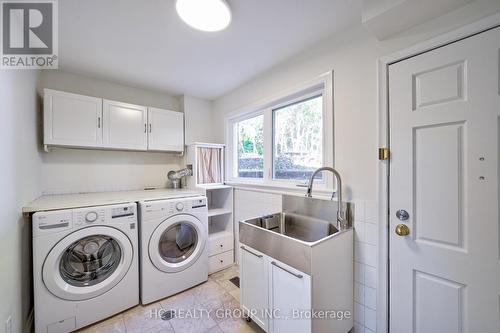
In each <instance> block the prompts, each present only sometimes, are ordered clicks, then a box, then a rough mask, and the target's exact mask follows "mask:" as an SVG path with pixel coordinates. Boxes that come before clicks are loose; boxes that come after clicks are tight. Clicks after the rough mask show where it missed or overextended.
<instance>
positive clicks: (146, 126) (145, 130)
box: [144, 124, 148, 133]
mask: <svg viewBox="0 0 500 333" xmlns="http://www.w3.org/2000/svg"><path fill="white" fill-rule="evenodd" d="M147 132H148V124H144V133H147Z"/></svg>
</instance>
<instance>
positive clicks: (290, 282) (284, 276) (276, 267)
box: [240, 246, 312, 333]
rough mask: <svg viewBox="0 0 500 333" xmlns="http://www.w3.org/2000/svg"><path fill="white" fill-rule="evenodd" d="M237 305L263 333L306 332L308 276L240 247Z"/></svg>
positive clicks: (309, 282) (309, 306)
mask: <svg viewBox="0 0 500 333" xmlns="http://www.w3.org/2000/svg"><path fill="white" fill-rule="evenodd" d="M241 248H242V251H241V263H240V290H241V306H242V309H243V310H244V311H245V313H246V315H248V316H249V317H250V318H251V319H252V320H253V321H254V322H255V323H256V324H257V325H259V326H260V327H261V328H262V329H263V330H265V331H266V332H273V333H291V332H292V333H293V332H300V333H310V332H311V319H310V318H307V317H306V316H303V317H301V316H300V315H301V313H298V312H297V310H309V309H311V294H312V293H311V277H310V276H309V275H307V274H305V273H303V272H300V271H298V270H296V269H294V268H292V267H290V266H288V265H286V264H284V263H282V262H279V261H277V260H275V259H273V258H271V257H269V256H266V255H265V254H263V253H260V252H259V251H257V250H255V249H252V248H249V247H248V246H242V247H241Z"/></svg>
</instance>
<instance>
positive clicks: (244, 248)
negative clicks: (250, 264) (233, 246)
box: [240, 246, 263, 258]
mask: <svg viewBox="0 0 500 333" xmlns="http://www.w3.org/2000/svg"><path fill="white" fill-rule="evenodd" d="M240 248H241V249H242V250H245V251H247V252H248V253H250V254H253V255H254V256H256V257H257V258H262V257H263V255H262V254H257V253H253V252H252V251H250V250H248V249H247V248H246V247H244V246H240Z"/></svg>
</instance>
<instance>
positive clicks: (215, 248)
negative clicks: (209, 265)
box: [208, 232, 234, 256]
mask: <svg viewBox="0 0 500 333" xmlns="http://www.w3.org/2000/svg"><path fill="white" fill-rule="evenodd" d="M233 248H234V245H233V234H232V233H229V232H227V233H221V234H220V235H216V236H213V237H210V238H209V240H208V255H209V256H213V255H215V254H219V253H222V252H226V251H229V250H232V249H233Z"/></svg>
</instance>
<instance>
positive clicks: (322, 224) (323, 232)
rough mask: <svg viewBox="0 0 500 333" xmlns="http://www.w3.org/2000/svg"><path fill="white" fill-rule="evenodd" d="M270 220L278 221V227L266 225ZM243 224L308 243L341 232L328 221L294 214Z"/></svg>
mask: <svg viewBox="0 0 500 333" xmlns="http://www.w3.org/2000/svg"><path fill="white" fill-rule="evenodd" d="M269 219H272V220H276V221H278V223H277V225H276V226H274V227H271V228H269V227H268V226H267V225H266V221H267V220H269ZM243 222H244V223H248V224H251V225H254V226H257V227H261V228H264V229H267V230H269V231H272V232H275V233H278V234H282V235H285V236H288V237H291V238H294V239H297V240H300V241H303V242H306V243H314V242H316V241H319V240H321V239H323V238H325V237H328V236H330V235H333V234H336V233H337V232H339V230H338V229H337V227H336V226H335V225H333V224H332V223H330V222H328V221H324V220H321V219H317V218H314V217H310V216H304V215H299V214H294V213H277V214H272V215H266V216H262V217H256V218H253V219H249V220H245V221H243Z"/></svg>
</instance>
